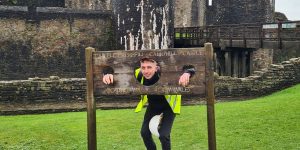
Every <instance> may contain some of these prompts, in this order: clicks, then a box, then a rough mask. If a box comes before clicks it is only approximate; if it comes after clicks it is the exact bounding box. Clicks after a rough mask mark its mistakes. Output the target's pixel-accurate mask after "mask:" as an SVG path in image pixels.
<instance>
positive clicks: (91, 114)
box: [85, 47, 97, 150]
mask: <svg viewBox="0 0 300 150" xmlns="http://www.w3.org/2000/svg"><path fill="white" fill-rule="evenodd" d="M94 51H95V49H94V48H91V47H87V48H86V49H85V60H86V62H85V63H86V81H87V88H86V100H87V131H88V135H87V136H88V150H96V149H97V136H96V103H95V99H94V81H93V78H94V77H93V59H92V58H93V57H92V55H93V52H94Z"/></svg>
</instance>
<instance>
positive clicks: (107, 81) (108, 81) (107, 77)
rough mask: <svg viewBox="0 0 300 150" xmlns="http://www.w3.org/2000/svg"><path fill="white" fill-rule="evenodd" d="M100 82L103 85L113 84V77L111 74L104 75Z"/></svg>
mask: <svg viewBox="0 0 300 150" xmlns="http://www.w3.org/2000/svg"><path fill="white" fill-rule="evenodd" d="M102 81H103V83H105V84H113V83H114V76H113V75H112V74H106V75H104V76H103V79H102Z"/></svg>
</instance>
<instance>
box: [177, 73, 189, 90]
mask: <svg viewBox="0 0 300 150" xmlns="http://www.w3.org/2000/svg"><path fill="white" fill-rule="evenodd" d="M190 76H191V75H190V74H189V73H183V74H182V75H181V76H180V78H179V81H178V84H179V85H182V86H183V87H185V86H187V85H188V84H189V81H190Z"/></svg>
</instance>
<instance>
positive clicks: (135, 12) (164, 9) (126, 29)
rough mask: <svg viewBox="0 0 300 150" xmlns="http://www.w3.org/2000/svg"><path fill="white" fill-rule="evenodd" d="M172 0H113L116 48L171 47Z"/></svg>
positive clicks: (172, 26)
mask: <svg viewBox="0 0 300 150" xmlns="http://www.w3.org/2000/svg"><path fill="white" fill-rule="evenodd" d="M173 3H174V2H173V0H126V1H125V0H113V1H112V8H113V9H112V10H113V13H114V22H116V27H115V29H116V37H117V40H118V44H119V48H121V49H123V48H124V49H125V50H138V49H164V48H170V47H173V40H172V36H173V28H174V21H173V20H174V19H173V16H174V15H173V10H174V8H173V6H174V4H173Z"/></svg>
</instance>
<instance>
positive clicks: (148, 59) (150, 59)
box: [140, 57, 157, 63]
mask: <svg viewBox="0 0 300 150" xmlns="http://www.w3.org/2000/svg"><path fill="white" fill-rule="evenodd" d="M145 61H149V62H153V63H157V62H156V61H155V60H154V59H152V58H149V57H144V58H142V59H141V60H140V62H141V63H144V62H145Z"/></svg>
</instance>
